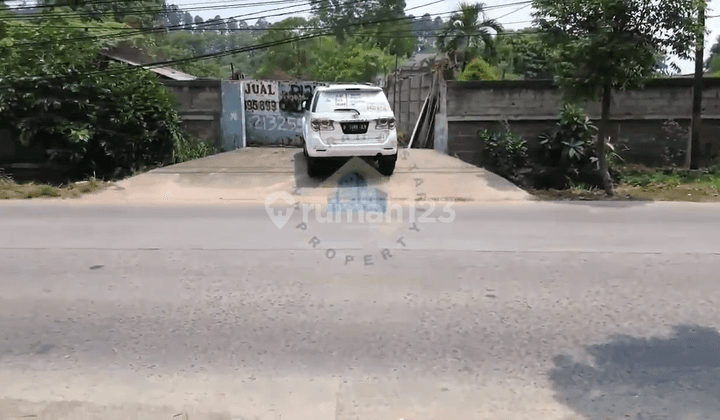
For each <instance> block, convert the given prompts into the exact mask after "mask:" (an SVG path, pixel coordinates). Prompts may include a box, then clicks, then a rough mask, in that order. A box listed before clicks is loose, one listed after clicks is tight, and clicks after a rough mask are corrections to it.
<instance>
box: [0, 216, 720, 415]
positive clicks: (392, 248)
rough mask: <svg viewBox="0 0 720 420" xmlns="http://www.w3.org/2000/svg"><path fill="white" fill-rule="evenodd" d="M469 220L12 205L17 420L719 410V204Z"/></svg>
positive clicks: (1, 249) (7, 392)
mask: <svg viewBox="0 0 720 420" xmlns="http://www.w3.org/2000/svg"><path fill="white" fill-rule="evenodd" d="M453 210H454V211H455V215H454V220H453V221H452V222H449V223H443V222H436V223H418V222H417V220H416V222H415V223H411V222H410V221H409V220H407V215H406V219H405V220H403V221H402V222H400V221H395V222H392V223H386V224H371V223H357V222H356V221H355V222H352V223H347V222H342V223H337V222H332V223H320V222H318V221H317V220H315V219H314V218H313V217H312V216H313V215H310V218H309V220H308V222H307V223H306V224H304V225H303V224H301V222H302V215H301V214H300V212H297V211H296V212H295V213H294V214H293V215H292V218H291V219H290V221H289V222H288V223H287V225H285V227H283V228H282V229H278V228H277V227H276V226H275V225H274V224H272V223H271V222H270V221H269V219H268V216H267V214H266V212H265V208H264V207H259V206H250V205H243V206H223V207H210V206H205V207H180V206H169V205H168V206H167V207H154V208H150V207H148V208H143V207H131V206H106V207H103V206H91V205H82V206H76V205H72V204H70V203H60V204H52V205H48V204H42V203H38V202H32V203H13V204H7V205H2V206H0V239H1V243H0V290H2V294H1V295H0V419H5V418H8V419H10V418H17V417H20V416H29V415H35V416H37V418H47V419H75V418H77V419H95V418H97V419H103V420H106V419H116V418H117V419H120V418H123V419H138V420H139V419H146V418H147V419H150V418H153V419H158V418H167V419H171V418H173V416H175V415H177V414H181V413H184V414H183V415H184V418H186V419H192V420H196V419H211V418H213V419H263V420H264V419H273V420H276V419H282V420H290V419H337V420H341V419H363V420H364V419H393V420H397V419H401V418H402V419H405V420H410V419H443V420H444V419H558V420H566V419H606V418H609V419H616V418H617V419H619V418H623V419H627V418H631V419H666V418H667V419H718V418H720V414H718V413H720V333H719V332H718V329H719V328H720V309H718V308H719V307H720V306H719V303H720V292H719V291H718V290H719V288H718V284H720V207H719V206H716V205H709V204H708V205H704V204H703V205H699V204H631V205H622V204H604V205H590V204H549V203H537V202H526V203H512V204H493V205H485V206H480V205H465V206H456V207H454V208H453ZM447 215H448V213H445V214H443V213H442V209H435V211H434V213H432V214H431V215H430V216H431V217H440V216H447ZM298 226H299V227H298ZM182 417H183V416H177V417H174V418H175V419H179V418H182Z"/></svg>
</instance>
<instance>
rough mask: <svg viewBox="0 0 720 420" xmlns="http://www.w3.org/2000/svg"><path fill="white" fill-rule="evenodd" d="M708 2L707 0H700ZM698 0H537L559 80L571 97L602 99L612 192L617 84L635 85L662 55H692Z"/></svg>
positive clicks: (602, 147) (602, 163)
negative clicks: (611, 143)
mask: <svg viewBox="0 0 720 420" xmlns="http://www.w3.org/2000/svg"><path fill="white" fill-rule="evenodd" d="M699 1H703V0H699ZM698 4H699V3H698V0H564V1H562V2H558V1H556V0H533V7H534V9H535V10H536V11H535V13H534V15H535V18H536V19H537V20H538V22H539V24H540V26H541V28H542V30H544V31H545V32H547V37H546V41H547V42H548V43H549V45H551V46H552V49H551V50H550V51H551V59H552V62H553V63H554V71H555V80H556V82H557V83H558V84H559V86H560V87H561V89H562V90H563V92H564V93H565V95H566V97H567V98H568V99H570V100H571V101H575V100H597V99H598V98H602V102H601V104H602V107H601V112H602V117H601V121H600V124H599V134H598V140H597V155H598V158H599V160H598V163H599V165H598V166H599V171H600V175H601V176H602V178H603V184H604V186H605V191H606V193H607V194H608V195H612V184H611V181H610V176H609V174H608V168H607V160H606V152H607V146H606V137H607V136H608V135H609V134H610V130H609V115H610V104H611V99H612V96H611V95H612V90H613V89H620V90H626V89H636V88H639V87H642V85H643V83H644V82H645V81H646V80H647V79H649V78H650V77H652V76H653V74H654V72H655V68H656V64H657V57H658V56H662V55H664V54H674V55H678V56H680V57H682V58H689V57H690V52H691V51H692V50H693V47H694V43H695V39H696V35H697V34H699V33H700V32H699V31H700V28H699V26H698V23H697V19H696V18H695V16H696V12H697V10H698Z"/></svg>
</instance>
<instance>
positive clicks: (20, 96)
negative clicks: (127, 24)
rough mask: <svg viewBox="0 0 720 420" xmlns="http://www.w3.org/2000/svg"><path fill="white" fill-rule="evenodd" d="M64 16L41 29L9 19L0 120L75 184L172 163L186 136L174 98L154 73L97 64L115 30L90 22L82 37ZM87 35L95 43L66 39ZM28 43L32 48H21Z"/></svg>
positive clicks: (0, 60) (52, 16)
mask: <svg viewBox="0 0 720 420" xmlns="http://www.w3.org/2000/svg"><path fill="white" fill-rule="evenodd" d="M64 13H65V14H64ZM66 13H67V12H66V11H64V10H63V9H58V11H57V12H50V11H46V12H44V13H43V21H42V24H40V23H41V22H29V23H25V22H17V21H14V20H9V24H8V25H7V27H6V29H7V30H6V37H5V38H3V39H2V40H0V41H3V42H2V43H5V44H12V45H14V46H13V47H12V48H9V49H8V51H9V53H8V54H4V55H2V56H0V121H2V122H3V124H4V125H6V126H8V127H9V128H11V130H12V131H14V134H15V135H17V136H19V138H20V140H21V142H22V143H23V144H24V145H26V146H30V147H40V148H42V149H44V150H46V151H47V153H48V155H49V157H50V158H51V159H52V160H54V161H56V162H58V163H61V164H66V165H68V166H70V168H71V174H70V175H71V176H72V177H73V178H85V177H87V176H88V175H91V174H92V175H97V176H102V177H111V178H115V177H120V176H124V175H127V174H130V173H132V172H134V171H135V170H137V169H138V168H139V167H143V166H152V165H155V164H162V163H165V162H167V161H168V160H169V159H171V158H172V151H173V147H174V145H175V142H176V141H179V140H180V139H181V137H182V130H181V121H180V117H179V115H178V113H177V112H176V111H175V109H174V106H173V101H172V99H171V96H170V94H169V92H168V91H167V90H166V89H165V88H164V87H163V86H162V85H161V84H160V83H159V81H158V79H157V76H156V75H155V74H154V73H152V72H150V71H147V70H143V69H131V70H130V71H129V68H128V67H127V66H126V65H123V64H119V63H112V62H107V61H105V60H102V59H100V56H99V52H100V50H101V48H102V47H104V46H107V42H106V41H102V40H103V39H104V37H103V36H102V35H103V34H105V33H106V32H107V31H108V30H109V29H113V28H115V26H117V24H113V23H107V24H103V26H101V27H98V26H97V24H93V25H95V26H93V25H90V24H86V26H90V27H92V30H91V31H90V30H88V31H87V32H85V31H83V30H80V29H76V28H81V27H83V26H82V25H80V23H79V22H75V21H73V19H75V18H70V17H67V16H68V15H67V14H66ZM120 26H121V27H122V25H120ZM115 30H117V28H115ZM88 32H89V35H95V37H92V36H91V37H90V38H91V40H89V41H78V42H74V43H73V46H72V48H71V47H69V46H68V45H67V44H66V42H65V41H63V40H64V39H66V38H69V37H79V36H80V37H86V38H88ZM26 43H32V44H33V47H31V48H22V47H20V45H23V44H26Z"/></svg>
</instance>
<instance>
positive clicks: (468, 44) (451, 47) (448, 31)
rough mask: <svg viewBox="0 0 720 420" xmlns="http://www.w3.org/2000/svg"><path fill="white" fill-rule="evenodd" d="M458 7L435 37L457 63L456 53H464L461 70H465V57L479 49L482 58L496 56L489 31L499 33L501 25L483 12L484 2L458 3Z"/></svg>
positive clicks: (439, 45)
mask: <svg viewBox="0 0 720 420" xmlns="http://www.w3.org/2000/svg"><path fill="white" fill-rule="evenodd" d="M459 7H460V9H459V10H458V11H457V12H456V13H455V14H453V15H452V16H451V17H450V20H449V21H448V22H447V24H446V25H445V28H444V29H443V31H442V33H441V34H440V36H439V37H438V47H439V48H440V50H441V51H442V52H444V53H446V54H447V55H448V57H449V58H450V59H451V60H453V61H454V62H455V64H458V62H457V56H458V53H463V63H462V68H461V70H464V69H465V66H466V65H467V62H468V56H469V55H472V54H474V53H478V52H480V55H482V57H483V58H485V59H486V60H490V61H492V59H493V58H494V57H495V55H496V51H495V42H494V39H493V33H492V32H491V30H492V31H495V33H500V32H502V30H503V28H502V25H500V24H499V23H498V22H496V21H495V20H493V19H488V18H487V16H486V15H485V10H484V8H485V5H484V4H483V3H467V2H461V3H460V5H459Z"/></svg>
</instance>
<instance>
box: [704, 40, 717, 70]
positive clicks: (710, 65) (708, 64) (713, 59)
mask: <svg viewBox="0 0 720 420" xmlns="http://www.w3.org/2000/svg"><path fill="white" fill-rule="evenodd" d="M705 70H706V71H707V72H708V73H710V74H711V75H713V76H717V77H720V36H718V38H717V41H716V42H715V44H713V46H712V48H710V56H709V57H708V58H707V60H705Z"/></svg>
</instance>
